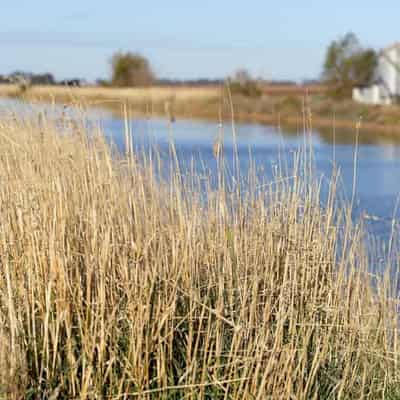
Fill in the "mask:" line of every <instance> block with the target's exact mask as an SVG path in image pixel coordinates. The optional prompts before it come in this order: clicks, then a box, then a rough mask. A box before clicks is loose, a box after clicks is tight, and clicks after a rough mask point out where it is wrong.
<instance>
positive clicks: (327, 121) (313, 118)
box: [0, 85, 400, 139]
mask: <svg viewBox="0 0 400 400" xmlns="http://www.w3.org/2000/svg"><path fill="white" fill-rule="evenodd" d="M225 94H226V93H225ZM0 97H8V98H18V99H22V100H25V101H46V102H51V103H53V102H54V103H67V102H68V103H79V102H82V101H83V102H87V105H88V106H91V107H93V106H97V107H102V108H105V109H111V110H112V111H113V112H119V113H121V112H122V108H123V105H124V104H127V105H128V106H129V108H130V109H131V110H132V111H135V112H138V113H145V114H149V113H151V114H154V115H158V116H160V115H163V116H165V117H170V118H176V117H178V118H190V119H199V120H204V119H206V120H213V121H218V120H223V121H231V120H232V118H233V119H234V120H235V121H237V122H251V123H259V124H265V125H273V126H291V127H302V128H303V127H307V128H310V127H312V128H315V129H318V128H325V129H332V130H333V129H337V128H338V129H345V130H348V131H353V132H354V133H356V131H357V130H358V131H359V132H360V134H362V132H363V131H365V132H366V134H371V133H375V135H376V136H379V137H386V138H392V139H396V138H397V139H400V108H399V107H397V106H386V109H385V108H383V107H380V106H367V105H360V104H357V103H353V102H351V103H348V107H347V109H346V104H344V105H343V107H344V108H345V110H346V111H347V110H348V109H350V108H351V107H354V110H353V114H354V115H356V114H357V111H358V110H357V108H358V109H359V110H360V114H361V115H362V113H363V112H364V113H368V112H371V113H373V116H372V117H373V118H375V119H377V120H379V119H382V117H383V116H384V115H385V114H386V113H389V111H390V115H389V116H390V119H391V120H394V121H395V122H391V123H388V122H385V123H382V122H376V121H371V120H368V119H366V120H363V119H362V118H361V117H360V116H358V117H357V118H353V119H350V118H344V117H343V116H341V114H340V112H337V113H336V118H334V117H333V115H334V113H335V108H337V107H338V104H341V103H337V104H336V103H332V102H331V103H328V105H326V106H325V108H326V109H327V110H326V109H325V110H324V113H329V112H330V110H329V109H330V108H331V109H332V110H331V116H330V117H327V116H322V115H321V113H319V111H318V110H314V108H313V106H312V105H311V106H310V110H306V111H307V113H305V112H303V111H302V108H301V107H302V104H301V101H300V100H301V96H300V95H299V96H297V97H295V96H289V97H286V98H283V101H285V100H286V99H288V100H289V102H292V103H293V104H288V105H286V106H283V107H282V106H281V105H280V104H279V103H278V100H277V97H274V96H270V98H271V99H273V101H275V103H273V102H271V105H269V107H270V108H271V112H265V111H262V112H260V110H257V108H260V104H261V103H262V100H259V99H247V98H241V97H233V98H232V99H228V100H227V99H226V98H224V97H226V96H224V91H223V88H217V87H204V88H202V87H200V88H198V87H150V88H121V89H120V88H102V87H79V88H71V87H62V86H33V87H30V88H28V89H27V90H26V91H24V92H21V91H20V90H19V89H18V87H17V86H15V85H0ZM229 101H232V103H231V104H227V103H228V102H229ZM232 109H233V110H234V112H233V115H232ZM243 109H244V110H245V111H243ZM310 111H311V112H310ZM397 113H398V116H397ZM306 114H307V115H306ZM388 119H389V118H388ZM358 121H359V122H358Z"/></svg>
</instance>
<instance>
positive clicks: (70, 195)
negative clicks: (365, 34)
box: [0, 118, 400, 400]
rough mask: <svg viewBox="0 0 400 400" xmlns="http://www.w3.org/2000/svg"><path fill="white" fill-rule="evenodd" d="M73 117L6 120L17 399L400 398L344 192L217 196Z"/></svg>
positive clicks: (2, 338)
mask: <svg viewBox="0 0 400 400" xmlns="http://www.w3.org/2000/svg"><path fill="white" fill-rule="evenodd" d="M64 124H65V125H68V126H67V128H68V129H67V130H68V132H69V133H66V134H63V135H61V134H59V133H58V132H57V129H58V130H59V129H60V126H59V125H60V123H59V122H58V128H57V129H56V128H55V127H54V126H53V124H52V123H51V121H47V120H44V119H43V118H40V119H39V121H37V122H24V123H22V122H20V121H3V122H1V123H0V181H1V185H0V204H1V208H0V221H1V227H0V274H1V279H0V393H4V397H7V398H15V399H17V398H40V399H56V398H65V399H67V398H68V399H71V398H80V399H100V398H101V399H131V398H139V399H183V398H185V399H258V400H261V399H269V398H271V399H279V398H282V399H330V398H331V399H336V398H346V399H359V398H371V399H377V398H388V399H389V398H392V399H395V398H399V397H395V396H396V395H397V396H399V393H400V391H399V389H398V388H399V386H398V379H399V368H398V362H399V341H398V338H399V337H398V321H397V309H396V307H397V302H396V301H395V300H394V299H393V298H392V295H391V289H390V284H389V283H390V277H389V275H385V274H384V273H382V279H378V280H377V281H376V282H375V287H374V288H373V287H372V284H371V282H370V280H369V276H368V274H367V273H366V271H367V268H368V267H369V266H370V264H369V263H370V261H368V257H367V256H366V253H365V250H364V248H363V242H362V237H361V234H362V231H360V229H358V228H357V227H352V226H350V225H346V222H345V221H346V220H347V218H346V216H347V211H346V210H344V211H343V212H342V214H343V215H342V216H343V218H342V225H343V230H344V235H343V243H342V246H340V249H342V251H340V249H339V242H338V235H339V233H338V231H339V230H338V228H337V225H336V224H335V221H336V218H335V217H334V214H335V213H336V211H335V209H334V206H333V199H334V195H335V184H334V182H332V185H331V186H332V193H331V201H330V202H329V204H328V206H327V207H325V208H321V206H320V203H319V185H318V184H317V183H313V181H312V179H311V178H310V177H305V178H304V179H302V178H294V181H293V182H292V184H290V185H289V184H288V183H287V181H285V180H279V177H277V181H276V182H275V184H273V185H269V186H265V187H264V188H263V189H262V190H260V187H259V186H258V183H257V182H256V181H255V180H254V179H251V180H252V181H253V183H251V185H250V190H249V191H245V190H239V189H237V190H234V191H233V192H232V191H229V190H228V189H227V188H226V186H225V183H224V180H223V179H222V177H223V175H221V180H220V186H219V188H218V189H217V190H212V189H211V185H208V187H209V188H208V189H207V190H206V200H204V196H201V191H200V189H199V186H200V181H201V183H202V185H204V181H203V180H202V179H201V177H199V176H191V177H189V179H188V180H185V182H183V179H182V177H181V175H180V174H179V171H177V170H176V169H174V167H173V165H169V164H168V165H166V166H165V167H166V168H172V170H173V171H175V172H174V173H173V177H172V178H171V182H169V183H167V182H162V181H161V182H160V179H159V178H158V177H157V171H156V169H157V168H156V167H155V165H157V163H151V162H149V161H147V162H146V161H144V164H143V163H142V162H138V161H137V156H138V155H136V154H134V153H133V152H129V154H128V155H127V156H126V157H124V158H115V157H112V155H111V153H110V149H109V147H108V146H107V144H106V143H104V140H103V139H102V137H101V136H95V137H92V138H91V139H88V135H87V132H86V131H85V130H84V128H83V127H81V126H80V125H79V124H76V123H74V124H73V125H71V126H69V122H68V121H65V122H64ZM128 142H129V140H128ZM128 147H129V146H128ZM221 154H222V153H221ZM297 165H298V167H297V169H296V170H295V171H293V174H294V175H295V176H299V175H301V174H300V172H301V171H303V167H302V166H301V165H302V163H300V162H298V163H297ZM306 167H307V165H306ZM307 170H308V169H307V168H305V171H307ZM206 186H207V184H206ZM203 194H204V193H203ZM337 212H338V213H339V214H340V213H341V210H337ZM338 218H339V219H340V216H339V217H338ZM392 266H393V265H392ZM396 390H397V392H396ZM390 396H392V397H390ZM0 398H1V394H0Z"/></svg>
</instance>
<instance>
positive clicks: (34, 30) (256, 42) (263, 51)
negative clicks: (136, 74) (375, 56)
mask: <svg viewBox="0 0 400 400" xmlns="http://www.w3.org/2000/svg"><path fill="white" fill-rule="evenodd" d="M399 15H400V3H399V0H381V1H376V0H364V1H362V0H336V1H334V2H330V1H324V0H319V1H317V0H303V1H299V0H279V1H278V0H272V1H271V0H247V1H240V0H213V1H211V0H202V1H194V0H192V1H189V0H186V1H185V0H153V1H149V0H147V1H137V0H130V1H128V0H107V1H104V0H85V1H84V0H66V1H56V0H36V1H33V0H1V5H0V49H1V53H0V54H1V58H0V74H1V73H9V72H11V71H14V70H16V69H19V70H28V71H33V72H53V73H54V74H55V75H56V77H57V78H67V77H75V76H76V77H84V78H86V79H89V80H94V79H96V78H100V77H103V78H104V77H107V76H108V75H109V72H110V71H109V70H110V65H109V59H110V57H111V55H112V53H113V52H114V51H116V50H130V51H137V52H140V53H142V54H144V55H145V56H147V57H148V58H149V59H150V61H151V63H152V65H153V68H154V70H155V72H156V73H157V75H158V76H160V77H169V78H185V79H186V78H198V77H208V78H216V77H225V76H227V75H229V74H230V73H232V72H233V71H234V70H236V69H238V68H240V67H245V68H247V69H248V70H249V71H250V72H251V73H252V74H254V75H255V76H262V77H264V78H266V79H296V80H300V79H304V78H316V77H318V76H319V74H320V72H321V65H322V62H323V58H324V54H325V49H326V47H327V45H328V44H329V42H330V41H331V40H333V39H336V38H337V37H338V36H341V35H343V34H344V33H346V32H347V31H353V32H355V33H356V34H357V35H358V36H359V38H360V39H361V41H362V42H363V43H364V44H365V45H368V46H373V47H375V48H380V47H382V46H385V45H387V44H390V43H392V42H394V41H397V40H400V32H399V30H398V18H399Z"/></svg>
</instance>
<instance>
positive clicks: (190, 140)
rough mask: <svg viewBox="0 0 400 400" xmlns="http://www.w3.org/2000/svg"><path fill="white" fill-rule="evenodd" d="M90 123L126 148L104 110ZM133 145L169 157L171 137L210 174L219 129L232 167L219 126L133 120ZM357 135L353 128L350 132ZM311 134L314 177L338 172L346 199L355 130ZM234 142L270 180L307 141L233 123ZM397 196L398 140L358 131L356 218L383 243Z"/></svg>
mask: <svg viewBox="0 0 400 400" xmlns="http://www.w3.org/2000/svg"><path fill="white" fill-rule="evenodd" d="M10 109H13V110H14V111H15V112H16V113H18V114H19V115H25V114H28V115H29V114H30V113H32V111H37V110H39V109H41V110H43V109H47V110H48V106H46V105H35V106H33V107H32V106H27V105H24V104H22V103H19V102H18V101H15V100H0V116H1V115H2V114H3V116H4V114H5V113H6V114H7V115H9V110H10ZM52 112H53V113H54V114H55V115H56V114H57V113H58V114H60V113H62V112H63V113H64V114H65V113H66V112H68V113H69V115H70V117H72V118H75V117H77V116H78V115H79V113H77V112H76V111H75V110H69V109H68V110H67V111H66V110H63V109H62V108H60V107H58V108H55V109H53V111H52ZM88 117H89V119H92V120H95V121H98V122H99V123H100V125H101V127H102V129H103V130H104V132H105V134H106V136H107V137H108V138H110V140H112V141H113V142H114V143H115V144H116V145H117V146H118V147H119V148H120V149H121V150H123V148H124V143H125V139H124V130H125V123H124V121H123V120H122V119H121V118H120V117H118V116H115V115H113V114H112V113H111V112H108V111H106V110H92V111H91V112H90V113H89V116H88ZM129 125H130V130H131V132H132V136H133V138H134V141H135V142H136V143H145V144H148V143H152V144H156V145H157V146H158V147H159V148H160V149H161V151H164V153H165V154H168V146H169V143H170V140H171V138H172V139H173V141H174V143H175V146H176V150H177V153H178V155H179V158H180V160H181V161H182V163H183V164H186V165H189V164H191V163H192V165H195V169H201V170H204V169H207V171H209V172H210V173H211V174H213V172H215V170H216V160H215V157H214V155H213V144H214V142H215V139H216V137H217V136H218V134H220V133H221V130H222V131H223V133H224V154H225V158H226V160H227V163H228V165H229V164H232V160H233V154H234V151H233V149H234V139H233V135H232V129H233V128H232V126H231V125H230V124H229V123H224V124H223V125H222V126H220V125H219V124H218V123H215V122H214V123H213V122H205V121H194V120H184V119H177V120H176V121H175V122H173V123H171V122H169V121H167V120H165V119H157V118H152V119H151V120H146V119H143V118H135V119H132V120H131V121H130V122H129ZM354 131H355V130H354ZM354 131H353V132H351V131H350V132H345V131H337V132H335V135H333V132H332V130H325V131H319V130H314V131H313V132H312V133H311V135H310V137H309V138H308V139H309V140H311V143H312V149H313V156H314V161H315V169H316V174H317V176H320V177H321V176H322V177H326V180H328V179H329V177H330V175H331V172H332V165H333V164H335V165H336V166H337V167H338V168H339V170H340V176H341V186H340V187H341V190H342V193H343V195H344V197H345V198H347V199H350V198H351V194H352V188H353V178H354V171H355V168H354V158H355V149H356V147H355V140H356V138H355V132H354ZM235 132H236V143H237V149H238V154H239V161H240V168H241V170H242V172H243V174H246V172H247V169H248V168H249V165H250V160H253V161H254V163H255V165H256V168H257V170H258V173H259V174H265V175H266V176H271V174H272V171H273V169H274V168H276V167H277V165H279V164H280V159H282V160H285V162H288V165H289V170H290V164H291V160H292V158H293V154H294V153H295V152H296V151H297V150H298V149H299V147H301V146H303V144H304V141H305V137H304V134H303V132H302V130H301V128H300V129H297V130H296V129H295V130H289V129H278V128H276V127H273V126H266V125H260V124H254V123H251V124H250V123H238V124H236V125H235ZM399 195H400V140H397V141H396V140H385V141H384V140H382V139H381V138H380V137H379V135H378V134H377V135H371V134H368V135H367V134H365V133H364V132H363V131H361V134H360V138H359V145H358V148H357V164H356V191H355V203H354V205H355V215H356V216H358V217H359V216H362V215H364V216H366V224H367V228H368V229H369V230H370V231H371V232H372V233H373V234H374V235H377V236H378V237H381V238H382V239H383V240H387V238H388V237H389V235H390V232H391V229H392V226H393V223H394V225H395V226H397V225H396V224H397V219H398V218H400V212H399V211H396V203H397V200H398V197H399Z"/></svg>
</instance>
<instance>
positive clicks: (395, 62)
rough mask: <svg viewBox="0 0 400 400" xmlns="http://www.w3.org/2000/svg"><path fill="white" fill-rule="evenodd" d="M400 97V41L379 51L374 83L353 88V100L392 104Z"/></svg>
mask: <svg viewBox="0 0 400 400" xmlns="http://www.w3.org/2000/svg"><path fill="white" fill-rule="evenodd" d="M398 98H400V42H398V43H395V44H393V45H391V46H389V47H386V48H385V49H383V50H382V51H381V52H380V53H379V57H378V66H377V69H376V79H375V82H374V84H373V85H371V86H367V87H356V88H354V89H353V100H355V101H358V102H361V103H368V104H392V103H394V102H395V101H396V100H397V99H398Z"/></svg>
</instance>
